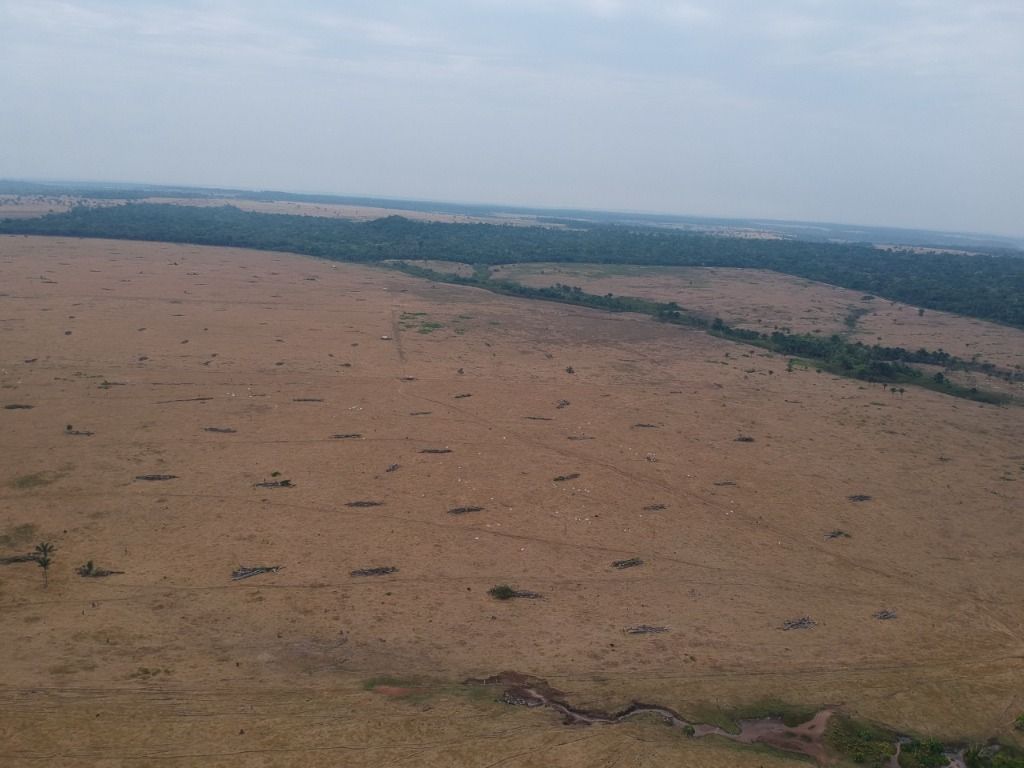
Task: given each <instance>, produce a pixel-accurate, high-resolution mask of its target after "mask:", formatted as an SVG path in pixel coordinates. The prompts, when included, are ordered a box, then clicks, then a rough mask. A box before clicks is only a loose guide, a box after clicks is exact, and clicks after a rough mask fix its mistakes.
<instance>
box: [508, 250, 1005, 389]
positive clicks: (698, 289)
mask: <svg viewBox="0 0 1024 768" xmlns="http://www.w3.org/2000/svg"><path fill="white" fill-rule="evenodd" d="M491 272H492V274H493V276H494V277H498V278H507V279H510V280H514V281H516V282H519V283H523V284H524V285H530V286H534V287H544V286H549V285H554V284H555V283H563V284H567V285H576V286H579V287H580V288H581V289H583V290H584V291H587V292H588V293H597V294H604V293H614V294H616V295H619V296H639V297H642V298H649V299H654V300H657V301H675V302H677V303H678V304H679V305H680V306H683V307H686V308H687V309H691V310H694V311H697V312H700V313H704V314H706V315H707V316H709V317H716V316H717V317H721V318H722V319H723V320H724V321H725V322H726V323H728V324H730V325H734V326H737V327H740V328H750V329H754V330H757V331H760V332H762V333H771V332H772V331H773V330H779V329H790V330H791V331H792V332H794V333H821V334H824V335H830V334H833V333H838V334H840V335H843V336H845V337H847V338H849V339H850V340H851V341H862V342H864V343H865V344H882V345H884V346H895V347H904V348H906V349H918V348H921V347H924V348H926V349H930V350H934V349H943V350H945V351H946V352H949V353H950V354H952V355H955V356H957V357H961V358H963V359H965V360H970V359H971V358H973V357H974V356H975V355H976V356H977V357H978V359H979V360H981V361H989V362H992V363H995V364H996V365H998V366H1001V367H1004V368H1011V369H1013V368H1018V369H1019V368H1024V331H1022V330H1020V329H1017V328H1011V327H1007V326H1003V325H998V324H996V323H990V322H986V321H984V320H976V319H974V318H969V317H963V316H961V315H954V314H950V313H948V312H938V311H935V310H931V309H928V310H923V312H922V313H921V314H919V311H918V308H917V307H913V306H910V305H909V304H902V303H900V302H894V301H889V300H888V299H883V298H881V297H872V298H868V297H867V296H865V295H864V294H863V293H858V292H857V291H850V290H847V289H845V288H838V287H836V286H833V285H826V284H825V283H818V282H814V281H812V280H804V279H802V278H799V277H793V276H790V275H782V274H779V273H778V272H771V271H768V270H757V269H729V268H725V267H641V266H630V265H603V264H602V265H589V264H583V265H579V264H511V265H508V266H502V267H495V268H493V269H492V270H491ZM851 326H852V327H851ZM985 386H992V387H993V388H997V387H998V386H999V384H998V382H995V383H991V382H987V381H986V383H985ZM1017 389H1018V390H1019V389H1020V388H1017Z"/></svg>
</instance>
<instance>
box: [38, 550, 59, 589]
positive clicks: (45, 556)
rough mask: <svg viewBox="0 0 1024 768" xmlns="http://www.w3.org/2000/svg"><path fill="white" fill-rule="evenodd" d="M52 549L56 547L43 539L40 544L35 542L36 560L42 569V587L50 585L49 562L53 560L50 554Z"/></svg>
mask: <svg viewBox="0 0 1024 768" xmlns="http://www.w3.org/2000/svg"><path fill="white" fill-rule="evenodd" d="M54 550H56V547H55V546H53V544H50V543H49V542H47V541H44V542H43V543H42V544H36V562H37V563H39V567H40V568H42V569H43V589H46V588H47V587H48V586H50V563H52V562H53V560H52V558H51V557H50V555H52V554H53V552H54Z"/></svg>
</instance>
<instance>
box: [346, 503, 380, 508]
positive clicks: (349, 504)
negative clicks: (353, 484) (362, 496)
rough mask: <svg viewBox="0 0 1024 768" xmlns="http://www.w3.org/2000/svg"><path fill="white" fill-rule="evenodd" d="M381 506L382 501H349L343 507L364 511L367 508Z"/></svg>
mask: <svg viewBox="0 0 1024 768" xmlns="http://www.w3.org/2000/svg"><path fill="white" fill-rule="evenodd" d="M383 505H384V502H383V501H350V502H348V503H347V504H346V505H345V506H346V507H354V508H355V509H365V508H367V507H381V506H383Z"/></svg>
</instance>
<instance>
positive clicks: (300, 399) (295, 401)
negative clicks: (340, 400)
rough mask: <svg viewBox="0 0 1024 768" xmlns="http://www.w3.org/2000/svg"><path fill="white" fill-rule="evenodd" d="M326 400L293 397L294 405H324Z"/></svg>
mask: <svg viewBox="0 0 1024 768" xmlns="http://www.w3.org/2000/svg"><path fill="white" fill-rule="evenodd" d="M323 401H324V399H323V398H322V397H293V398H292V402H293V403H322V402H323Z"/></svg>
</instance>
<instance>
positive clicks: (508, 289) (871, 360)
mask: <svg viewBox="0 0 1024 768" xmlns="http://www.w3.org/2000/svg"><path fill="white" fill-rule="evenodd" d="M384 266H388V267H391V268H393V269H397V270H399V271H401V272H405V273H406V274H410V275H413V276H415V277H422V278H425V279H428V280H434V281H436V282H444V283H452V284H455V285H467V286H474V287H477V288H483V289H486V290H488V291H491V292H492V293H498V294H503V295H505V296H515V297H519V298H527V299H540V300H543V301H555V302H559V303H562V304H574V305H577V306H581V307H591V308H593V309H601V310H605V311H608V312H636V313H639V314H644V315H648V316H650V317H652V318H654V319H656V320H658V321H660V322H663V323H671V324H672V325H682V326H686V327H689V328H697V329H701V330H704V331H707V332H708V333H710V334H712V335H714V336H718V337H720V338H723V339H728V340H729V341H735V342H740V343H743V344H750V345H753V346H756V347H761V348H763V349H767V350H769V351H771V352H775V353H777V354H780V355H785V356H787V357H790V358H796V359H801V360H806V361H810V362H811V363H812V364H813V365H815V366H816V367H817V368H819V369H820V370H823V371H827V372H829V373H834V374H836V375H839V376H846V377H849V378H855V379H860V380H861V381H868V382H873V383H881V384H891V385H894V386H896V385H903V384H910V385H914V386H918V387H924V388H925V389H930V390H933V391H935V392H941V393H942V394H945V395H952V396H954V397H962V398H966V399H968V400H975V401H977V402H981V403H988V404H990V405H1006V404H1010V403H1012V402H1014V400H1013V398H1011V397H1010V396H1008V395H1003V394H1000V393H997V392H988V391H986V390H982V389H978V388H977V387H963V386H960V385H958V384H955V383H954V382H952V381H950V380H949V379H948V378H947V377H946V375H945V374H943V373H941V372H939V373H936V374H934V375H932V376H928V375H926V374H925V373H923V372H922V371H921V370H919V369H918V368H915V367H913V364H915V363H916V364H918V365H935V366H942V367H943V368H945V369H947V370H963V371H976V372H982V373H986V374H989V375H998V372H997V371H995V369H994V367H993V366H992V365H991V364H990V363H976V362H973V361H969V360H963V359H961V358H958V357H954V356H953V355H950V354H949V353H948V352H943V351H941V350H940V351H935V352H932V351H929V350H926V349H918V350H916V351H911V350H908V349H904V348H903V347H883V346H880V345H877V344H876V345H873V346H868V345H866V344H862V343H861V342H849V341H846V340H844V339H843V338H842V337H841V336H838V335H832V336H828V337H821V336H815V335H813V334H806V333H782V332H780V331H775V332H773V333H771V334H767V333H759V332H758V331H754V330H748V329H745V328H734V327H732V326H730V325H727V324H726V323H725V322H723V321H722V320H721V318H714V319H713V320H708V319H707V318H704V317H701V316H700V315H697V314H695V313H693V312H688V311H686V310H685V309H683V308H682V307H680V306H679V305H678V304H676V303H675V302H657V301H651V300H649V299H641V298H637V297H635V296H613V295H612V294H610V293H609V294H605V295H603V296H601V295H598V294H593V293H586V292H585V291H583V290H581V289H580V288H578V287H576V286H570V285H562V284H561V283H558V284H556V285H553V286H549V287H546V288H534V287H531V286H526V285H522V284H521V283H515V282H512V281H509V280H495V279H493V278H491V277H490V276H489V269H488V267H487V266H486V265H482V266H478V267H477V268H476V269H475V270H474V274H473V276H471V277H467V276H460V275H456V274H451V273H446V272H438V271H436V270H433V269H426V268H425V267H421V266H419V265H417V264H409V263H405V262H394V263H389V264H386V265H384ZM1002 375H1003V376H1004V377H1005V378H1007V379H1011V380H1012V379H1014V378H1015V377H1016V374H1014V373H1011V372H1002Z"/></svg>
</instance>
